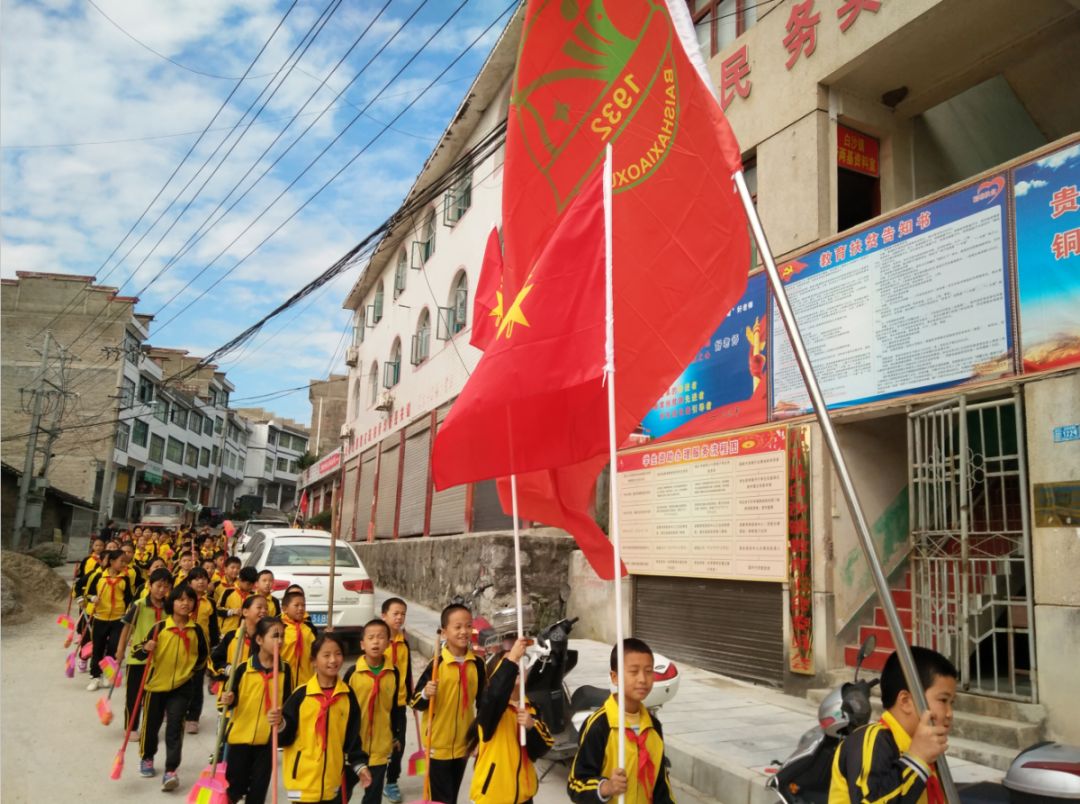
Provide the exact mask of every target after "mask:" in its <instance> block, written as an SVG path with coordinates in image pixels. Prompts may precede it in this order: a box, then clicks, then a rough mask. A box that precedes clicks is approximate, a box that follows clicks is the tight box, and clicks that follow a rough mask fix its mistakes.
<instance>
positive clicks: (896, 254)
mask: <svg viewBox="0 0 1080 804" xmlns="http://www.w3.org/2000/svg"><path fill="white" fill-rule="evenodd" d="M1005 189H1006V181H1005V176H1004V174H1002V175H997V176H991V177H990V178H988V179H986V180H985V181H982V182H979V183H978V184H974V185H970V186H968V187H965V188H963V189H961V190H957V191H956V192H953V193H950V194H949V195H947V196H945V197H943V198H941V199H939V200H937V201H934V202H932V203H930V204H927V205H925V206H922V207H919V208H916V209H913V210H910V211H908V212H905V213H903V214H902V215H899V216H896V217H894V218H891V219H889V220H886V221H885V222H883V223H880V224H878V225H876V226H872V227H868V228H865V229H862V230H859V231H857V232H855V233H854V234H850V235H846V236H844V237H843V239H841V240H839V241H837V242H835V243H832V244H830V245H829V246H826V247H824V248H820V249H817V250H815V251H812V252H810V253H808V254H805V255H803V256H801V257H799V258H798V259H797V260H794V261H792V262H789V263H787V264H785V265H783V266H781V268H780V272H781V277H782V279H783V281H784V282H785V285H786V287H787V292H788V296H789V298H790V300H791V305H792V308H793V309H794V311H795V318H796V321H797V323H798V325H799V329H800V331H801V332H802V336H803V339H804V341H805V342H806V346H807V351H808V352H809V354H810V361H811V363H812V365H813V367H814V371H815V373H816V374H817V378H818V381H819V382H820V383H821V386H822V391H823V393H824V396H825V401H826V403H827V404H828V406H829V407H830V408H833V407H842V406H847V405H856V404H861V403H865V402H872V401H875V400H879V399H887V398H889V397H893V396H899V395H902V394H908V393H914V392H919V391H929V390H933V389H936V388H945V387H948V386H951V385H957V384H959V383H963V382H966V381H969V380H973V379H978V378H989V377H998V376H1002V375H1005V374H1008V373H1010V372H1011V370H1012V352H1011V349H1012V335H1011V328H1010V324H1009V322H1010V308H1009V296H1008V293H1007V291H1006V287H1007V284H1008V283H1007V278H1008V259H1007V258H1008V249H1007V237H1006V214H1005V209H1006V207H1005V202H1006V200H1007V195H1008V194H1007V193H1006V192H1005ZM773 307H774V309H773V319H772V320H773V330H772V331H773V332H775V333H777V337H776V338H774V344H775V348H774V350H773V351H774V354H773V373H772V383H773V410H774V413H775V415H776V416H778V417H783V416H791V415H797V414H800V413H803V412H806V411H808V410H809V409H810V401H809V397H808V395H807V393H806V388H805V386H804V385H803V381H802V377H801V376H800V374H799V371H798V368H797V366H796V364H795V358H794V354H793V352H792V350H791V344H790V342H789V341H788V339H787V335H786V333H784V329H783V324H782V322H781V321H780V319H779V315H778V314H777V312H776V310H775V304H774V306H773Z"/></svg>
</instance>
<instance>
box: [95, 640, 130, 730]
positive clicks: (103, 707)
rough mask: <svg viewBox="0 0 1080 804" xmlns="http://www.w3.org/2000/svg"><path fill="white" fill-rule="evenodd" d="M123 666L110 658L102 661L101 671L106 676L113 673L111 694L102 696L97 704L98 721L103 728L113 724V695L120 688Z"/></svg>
mask: <svg viewBox="0 0 1080 804" xmlns="http://www.w3.org/2000/svg"><path fill="white" fill-rule="evenodd" d="M106 661H108V662H110V664H109V665H108V666H106V664H105V662H106ZM123 666H124V665H123V662H121V663H120V664H117V663H116V659H111V658H110V657H108V656H106V657H105V658H104V659H102V660H101V671H102V672H103V673H104V674H105V675H106V676H109V674H110V672H111V673H112V676H111V680H112V685H111V686H110V687H109V694H108V695H102V696H101V697H100V698H98V702H97V713H98V720H100V721H101V725H102V726H108V725H109V724H110V723H112V719H113V711H112V703H111V701H112V695H113V693H114V692H116V688H117V687H119V686H120V673H121V670H122V669H123Z"/></svg>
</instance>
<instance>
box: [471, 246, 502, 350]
mask: <svg viewBox="0 0 1080 804" xmlns="http://www.w3.org/2000/svg"><path fill="white" fill-rule="evenodd" d="M502 273H503V264H502V243H501V242H500V241H499V230H498V229H492V230H491V234H489V235H488V240H487V246H486V248H485V249H484V261H483V263H481V265H480V281H479V282H478V283H477V285H476V299H475V300H474V301H473V317H472V335H470V336H469V343H471V344H472V345H473V346H475V347H476V348H477V349H479V350H480V351H481V352H482V351H484V350H485V349H487V347H488V344H489V343H491V341H492V339H493V338H494V337H495V333H496V330H497V329H498V326H499V325H498V322H499V320H500V319H501V318H502V311H503V301H502Z"/></svg>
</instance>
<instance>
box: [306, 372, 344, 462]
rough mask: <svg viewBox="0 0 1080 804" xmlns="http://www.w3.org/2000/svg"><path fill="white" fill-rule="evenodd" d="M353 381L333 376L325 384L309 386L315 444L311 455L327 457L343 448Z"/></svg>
mask: <svg viewBox="0 0 1080 804" xmlns="http://www.w3.org/2000/svg"><path fill="white" fill-rule="evenodd" d="M348 391H349V378H348V376H346V375H344V374H331V375H330V376H329V377H327V378H326V379H325V380H312V381H311V382H310V384H309V385H308V401H309V402H311V442H310V443H309V444H308V451H309V452H310V453H311V454H312V455H323V454H324V453H327V452H330V451H331V450H333V449H335V448H337V447H338V446H339V445H340V444H341V428H342V426H343V425H344V424H345V419H346V416H347V414H348V407H349V393H348Z"/></svg>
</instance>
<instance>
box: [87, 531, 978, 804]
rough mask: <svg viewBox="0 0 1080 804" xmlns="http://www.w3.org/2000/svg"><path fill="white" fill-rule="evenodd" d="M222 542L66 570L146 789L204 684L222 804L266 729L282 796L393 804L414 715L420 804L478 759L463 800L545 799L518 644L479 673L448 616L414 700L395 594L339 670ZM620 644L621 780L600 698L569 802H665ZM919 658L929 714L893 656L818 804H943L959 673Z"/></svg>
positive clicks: (656, 750) (244, 787)
mask: <svg viewBox="0 0 1080 804" xmlns="http://www.w3.org/2000/svg"><path fill="white" fill-rule="evenodd" d="M224 547H225V544H224V543H219V542H218V541H217V540H216V539H215V538H214V537H212V536H209V535H208V534H205V533H204V534H192V533H183V532H182V533H179V534H176V535H169V534H158V533H142V532H139V529H136V530H135V532H134V533H132V534H119V537H118V538H117V539H116V540H115V541H109V542H106V541H105V540H103V539H97V540H95V541H94V542H93V544H92V551H91V554H90V555H89V556H88V557H87V558H86V559H85V560H84V561H83V562H82V564H81V565H80V566H79V568H78V571H77V576H76V582H75V585H74V590H73V594H75V595H77V596H78V598H79V600H80V604H81V606H82V608H83V617H82V618H81V620H80V624H79V629H80V631H81V633H84V634H87V635H88V636H89V638H90V640H91V643H92V645H93V650H92V654H91V658H90V662H89V668H88V669H89V671H90V674H91V681H90V685H89V689H92V690H94V689H98V688H99V687H100V684H101V681H100V679H101V677H102V662H103V660H104V658H105V657H106V656H111V657H114V658H115V657H117V656H123V657H124V659H125V666H126V668H127V672H126V685H127V689H126V705H125V712H124V724H125V727H127V728H132V729H135V728H138V729H139V746H140V754H141V761H140V765H139V771H140V774H141V775H142V776H144V777H153V776H155V773H156V772H155V768H154V759H155V755H156V753H157V748H158V736H159V732H160V730H161V727H162V725H164V726H165V768H164V775H163V777H162V789H163V790H166V791H169V790H175V789H177V788H178V787H179V784H180V782H179V777H178V774H177V770H178V768H179V766H180V761H181V749H182V746H183V738H184V734H185V733H195V732H197V730H198V719H199V715H200V713H201V709H202V704H203V697H204V695H203V680H204V677H205V678H206V679H207V680H208V681H209V684H210V689H211V690H216V691H217V694H218V705H219V707H220V708H221V710H222V711H223V712H225V713H226V716H227V718H228V720H227V731H226V737H225V743H226V748H225V754H224V755H225V758H226V777H227V780H228V791H227V795H228V798H229V801H231V802H237V801H240V800H245V801H247V802H249V804H261V802H263V801H264V800H265V798H266V795H267V792H268V789H269V785H270V781H271V776H272V773H271V769H272V766H273V763H274V762H275V761H276V760H277V758H276V757H275V756H273V754H272V748H271V744H272V742H271V734H272V732H273V731H277V736H278V744H279V745H280V746H282V747H283V749H284V750H283V756H282V758H281V762H282V765H281V767H282V776H283V781H284V785H285V787H286V789H287V790H288V792H289V798H290V800H292V801H300V802H320V803H321V804H331V803H333V802H347V801H349V800H350V799H351V797H352V794H353V792H354V789H355V787H356V786H357V785H361V786H362V787H363V788H364V792H363V797H362V802H363V804H379V803H380V801H381V799H382V798H383V797H385V798H386V799H387V800H388V801H389V802H391V804H398V803H399V802H401V800H402V796H401V790H400V788H399V786H398V780H399V778H400V774H401V766H402V759H403V755H404V746H405V734H406V729H407V721H408V716H407V707H411V708H412V709H413V710H414V711H416V712H420V713H422V715H423V734H424V735H425V737H424V739H425V741H426V742H427V744H428V745H429V746H430V749H429V752H428V762H429V770H428V776H427V782H426V785H427V786H426V789H425V796H424V798H425V799H428V800H431V801H437V802H446V804H456V802H457V800H458V795H459V792H460V788H461V786H462V784H463V782H464V779H465V774H466V772H467V770H468V760H469V758H470V757H475V762H474V766H473V774H472V779H471V782H470V785H469V790H468V798H469V801H471V802H474V804H527V802H531V801H532V798H533V796H534V795H535V794H536V792H537V790H538V786H539V782H538V777H537V773H536V769H535V765H534V763H535V761H536V760H537V759H539V758H540V757H541V756H543V755H544V753H546V752H547V750H548V748H550V747H551V745H552V742H553V741H552V736H551V734H550V733H549V731H548V728H547V726H546V725H545V724H544V722H543V720H542V719H541V718H540V716H539V715H538V713H537V711H536V709H535V708H534V707H533V706H532V705H531V704H530V703H529V702H528V701H527V700H526V701H524V702H522V701H521V700H520V695H519V690H520V684H519V680H518V672H519V666H520V663H521V660H522V657H523V656H524V654H525V649H526V646H527V642H526V640H524V639H519V640H517V641H516V642H506V643H504V645H503V649H502V651H501V652H499V653H497V655H495V656H493V657H492V658H490V659H489V660H488V661H487V662H486V663H485V661H484V659H483V658H482V657H481V656H478V655H477V654H476V653H475V652H474V651H473V648H472V635H473V624H472V614H471V612H470V611H469V610H468V608H466V607H465V606H462V605H457V604H452V605H450V606H447V607H446V608H445V609H444V610H443V612H442V616H441V623H440V624H441V639H442V644H441V645H440V646H439V647H438V648H437V651H436V653H437V656H436V657H435V658H434V659H433V660H432V662H431V663H429V665H428V666H427V668H426V669H425V670H424V672H423V673H422V674H421V676H420V678H419V680H418V681H417V682H416V684H415V687H414V685H413V681H412V671H411V656H410V651H409V647H408V643H407V642H406V640H405V629H404V624H405V617H406V604H405V602H404V601H403V600H401V599H400V598H389V599H388V600H386V601H385V602H384V603H383V606H382V617H381V619H376V620H372V621H370V622H369V623H367V624H366V625H365V626H364V629H363V633H362V637H361V647H362V655H361V656H360V658H359V659H358V660H357V661H356V663H355V665H354V666H353V667H350V668H348V669H347V670H345V672H344V673H343V672H342V671H343V667H344V664H345V650H344V646H343V643H342V641H341V638H340V637H339V636H338V635H336V634H334V633H330V632H327V633H323V634H321V635H320V634H318V633H317V632H316V630H315V628H314V627H313V626H312V625H311V624H310V621H309V619H308V618H307V615H306V611H305V599H304V592H303V590H302V589H301V588H300V587H298V586H291V587H289V588H288V589H287V590H286V593H285V595H284V596H283V598H282V599H281V601H280V602H279V601H278V600H277V598H275V597H274V596H273V594H272V591H273V586H274V578H273V575H272V573H270V572H269V571H267V570H264V571H263V572H258V571H256V570H255V569H254V568H250V567H245V568H243V569H241V567H240V563H241V562H240V560H239V559H238V558H236V557H235V556H232V557H226V553H225V551H224V549H223V548H224ZM623 645H624V659H623V668H622V674H621V677H620V675H619V673H618V672H617V665H616V650H615V649H614V648H613V649H612V652H611V682H612V685H613V686H617V685H621V686H622V688H623V690H624V692H625V701H626V712H625V724H626V732H625V736H624V740H625V758H626V762H625V767H624V768H620V767H618V762H617V757H618V743H619V737H618V721H619V715H618V705H617V703H616V696H615V694H612V695H611V696H610V697H609V698H608V699H607V701H606V703H605V704H604V705H603V706H602V707H601V708H599V709H598V710H597V711H596V712H594V713H593V714H592V715H591V716H590V717H589V719H588V720H587V721H586V723H585V725H584V727H583V728H582V730H581V734H580V738H579V745H578V751H577V754H576V755H575V757H574V759H573V761H572V764H571V766H570V772H569V778H568V781H567V793H568V795H569V798H570V799H571V800H572V801H574V802H578V804H595V802H597V801H600V802H606V801H608V800H610V799H612V798H614V797H617V796H622V797H623V800H624V801H625V802H627V804H667V802H674V796H673V794H672V790H671V784H670V780H669V776H668V763H667V761H666V758H665V756H664V740H663V731H662V727H661V725H660V722H659V720H658V719H657V718H656V717H655V716H654V715H652V714H650V712H649V711H648V709H647V708H646V707H645V706H644V701H645V699H646V697H647V696H648V694H649V692H650V691H651V689H652V686H653V663H654V662H653V654H652V651H651V650H650V649H649V647H648V645H646V644H645V643H644V642H642V641H641V640H639V639H634V638H629V639H626V640H625V641H624V643H623ZM275 656H277V657H278V666H277V668H276V669H277V674H276V678H277V686H276V689H274V688H273V685H274V681H273V679H274V677H275V674H274V669H275V668H274V657H275ZM915 658H916V665H917V668H918V670H919V673H920V676H921V680H922V683H923V685H924V687H925V688H926V690H927V698H928V700H929V705H930V710H929V711H928V712H927V713H925V714H924V715H923V716H922V717H921V718H920V717H919V715H918V714H917V712H916V710H915V708H914V702H913V699H912V697H911V694H910V693H909V692H908V690H907V686H906V683H905V681H904V677H903V674H902V673H901V672H900V669H899V663H898V661H897V660H896V657H895V655H894V656H893V657H891V658H890V659H889V661H888V662H887V663H886V667H885V669H884V671H883V674H882V682H881V686H882V699H883V703H884V704H885V709H886V712H885V713H884V715H883V718H882V720H881V721H880V722H879V723H874V724H871V725H870V726H868V727H864V728H863V729H859V730H857V731H856V732H855V733H854V734H853V735H852V736H851V737H849V738H848V739H847V740H845V741H844V743H843V744H842V746H841V748H840V750H838V751H837V753H836V757H835V761H834V764H833V771H832V772H833V780H832V790H831V796H830V804H840V802H846V801H875V800H889V801H895V802H898V804H916V802H919V803H920V804H921V803H922V802H927V804H937V802H939V801H943V798H942V796H941V791H940V787H939V786H938V784H937V777H936V773H935V770H934V762H935V761H936V759H937V758H938V757H939V756H941V754H942V753H943V752H944V751H945V749H946V747H947V734H948V730H949V728H950V726H951V721H952V700H953V698H954V697H955V691H956V678H957V672H956V669H955V668H954V667H953V666H952V665H951V664H950V663H949V662H948V660H946V659H945V658H944V657H942V656H940V654H937V653H934V652H933V651H929V650H925V649H919V648H916V649H915ZM144 676H145V678H144ZM140 690H142V702H141V706H139V707H137V705H136V700H137V699H138V697H139V691H140ZM521 730H524V732H525V741H524V745H522V744H521V741H520V737H519V734H520V731H521Z"/></svg>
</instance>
